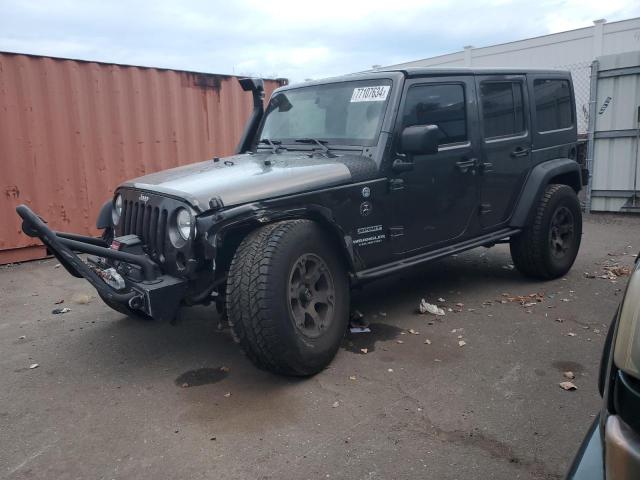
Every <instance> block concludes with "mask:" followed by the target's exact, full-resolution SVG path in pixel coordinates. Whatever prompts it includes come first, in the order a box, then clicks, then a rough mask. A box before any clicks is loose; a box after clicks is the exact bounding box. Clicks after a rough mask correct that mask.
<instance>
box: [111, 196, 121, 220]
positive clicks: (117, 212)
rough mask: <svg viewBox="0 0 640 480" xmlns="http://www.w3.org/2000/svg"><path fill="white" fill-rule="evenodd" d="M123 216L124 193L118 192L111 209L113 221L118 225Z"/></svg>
mask: <svg viewBox="0 0 640 480" xmlns="http://www.w3.org/2000/svg"><path fill="white" fill-rule="evenodd" d="M121 216H122V195H120V194H118V196H117V197H116V199H115V200H114V201H113V208H112V209H111V221H112V222H113V224H114V225H117V224H118V222H119V221H120V217H121Z"/></svg>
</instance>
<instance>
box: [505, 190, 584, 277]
mask: <svg viewBox="0 0 640 480" xmlns="http://www.w3.org/2000/svg"><path fill="white" fill-rule="evenodd" d="M581 237H582V212H581V210H580V202H579V200H578V197H577V195H576V193H575V191H574V190H573V189H572V188H571V187H569V186H567V185H559V184H553V185H549V186H547V188H546V189H545V191H544V194H543V195H542V198H541V199H540V201H539V203H538V205H537V207H536V210H535V212H534V217H533V220H532V223H531V225H530V226H529V227H527V228H526V229H525V230H524V231H523V232H522V233H520V234H519V235H517V236H515V237H513V238H512V239H511V241H510V246H511V257H512V258H513V263H514V265H515V266H516V268H517V269H518V270H519V271H520V272H521V273H523V274H524V275H527V276H530V277H534V278H541V279H552V278H557V277H561V276H562V275H564V274H565V273H567V272H568V271H569V270H570V269H571V266H572V265H573V262H574V261H575V259H576V255H577V254H578V250H579V248H580V240H581Z"/></svg>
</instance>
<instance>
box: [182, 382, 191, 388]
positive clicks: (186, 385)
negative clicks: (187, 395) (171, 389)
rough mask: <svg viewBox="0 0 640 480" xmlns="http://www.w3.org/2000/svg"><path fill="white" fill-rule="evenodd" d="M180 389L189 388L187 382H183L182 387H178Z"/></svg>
mask: <svg viewBox="0 0 640 480" xmlns="http://www.w3.org/2000/svg"><path fill="white" fill-rule="evenodd" d="M180 386H181V387H182V388H189V384H188V383H187V382H184V383H183V384H182V385H180Z"/></svg>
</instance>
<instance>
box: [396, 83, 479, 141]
mask: <svg viewBox="0 0 640 480" xmlns="http://www.w3.org/2000/svg"><path fill="white" fill-rule="evenodd" d="M464 99H465V96H464V87H463V86H462V85H461V84H457V83H455V84H454V83H452V84H437V85H417V86H415V87H411V88H410V89H409V91H408V92H407V99H406V102H405V107H404V115H403V121H402V124H403V127H411V126H413V125H437V126H438V128H439V130H440V142H439V143H440V145H446V144H448V143H459V142H465V141H466V140H467V114H466V108H465V100H464Z"/></svg>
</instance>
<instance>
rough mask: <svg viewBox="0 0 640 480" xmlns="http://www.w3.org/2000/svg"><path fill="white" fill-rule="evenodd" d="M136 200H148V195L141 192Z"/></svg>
mask: <svg viewBox="0 0 640 480" xmlns="http://www.w3.org/2000/svg"><path fill="white" fill-rule="evenodd" d="M138 200H140V201H141V202H145V203H146V202H148V201H149V196H148V195H145V194H144V193H141V194H140V196H139V197H138Z"/></svg>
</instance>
